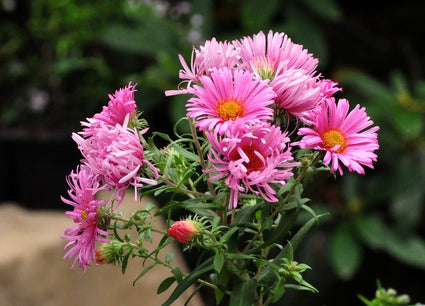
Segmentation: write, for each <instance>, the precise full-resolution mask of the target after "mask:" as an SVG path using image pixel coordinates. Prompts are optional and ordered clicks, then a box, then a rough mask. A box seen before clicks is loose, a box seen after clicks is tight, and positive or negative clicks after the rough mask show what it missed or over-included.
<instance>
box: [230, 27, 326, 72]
mask: <svg viewBox="0 0 425 306" xmlns="http://www.w3.org/2000/svg"><path fill="white" fill-rule="evenodd" d="M233 45H235V47H236V48H237V49H238V51H239V54H240V58H241V62H240V68H242V69H246V70H249V71H253V72H256V74H258V75H259V76H261V77H262V78H263V79H269V80H272V79H273V78H274V77H275V76H276V75H277V74H278V73H279V71H278V70H280V72H284V71H286V70H289V69H300V70H303V71H304V72H305V73H306V74H313V73H314V71H315V69H316V67H317V64H318V60H317V59H315V58H314V57H313V56H312V54H310V53H308V51H307V50H306V49H304V48H303V46H302V45H298V44H295V43H293V42H292V41H291V39H290V38H289V37H288V36H287V35H286V34H284V33H273V31H271V30H270V31H269V33H268V34H267V38H266V36H265V34H264V33H263V32H262V31H260V32H259V33H258V34H254V35H253V37H244V38H243V39H241V40H234V41H233Z"/></svg>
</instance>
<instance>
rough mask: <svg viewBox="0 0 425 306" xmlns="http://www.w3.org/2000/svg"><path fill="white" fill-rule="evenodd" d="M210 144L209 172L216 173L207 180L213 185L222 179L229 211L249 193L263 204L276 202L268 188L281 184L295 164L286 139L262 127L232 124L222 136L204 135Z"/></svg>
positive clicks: (277, 131)
mask: <svg viewBox="0 0 425 306" xmlns="http://www.w3.org/2000/svg"><path fill="white" fill-rule="evenodd" d="M206 136H207V138H208V140H209V141H210V143H211V148H212V150H211V155H210V156H209V159H210V161H211V162H212V165H213V166H212V169H211V170H208V172H211V173H216V174H215V175H213V176H212V177H210V178H209V180H210V181H215V180H218V179H221V178H225V183H226V184H227V186H229V188H230V190H231V191H230V201H229V209H232V208H236V207H237V205H238V199H239V195H243V194H246V193H248V192H253V193H254V194H257V195H261V196H262V197H263V198H264V199H265V200H266V201H269V202H277V201H278V199H277V198H276V197H275V194H276V191H275V190H274V189H273V188H272V187H271V186H270V185H269V184H271V183H277V184H280V185H284V184H285V180H287V179H288V178H290V177H291V176H292V175H293V173H292V172H291V168H292V167H294V166H297V165H298V163H296V162H292V160H293V157H292V154H291V151H290V147H289V146H288V142H289V138H288V137H287V136H286V134H284V133H282V132H281V130H280V128H279V127H277V126H274V125H270V124H266V123H258V125H254V126H249V125H246V124H244V123H243V122H241V121H239V120H238V121H236V122H235V123H234V124H232V125H231V126H230V127H229V130H228V131H227V133H226V136H222V137H220V136H218V137H217V135H216V134H214V133H212V132H206Z"/></svg>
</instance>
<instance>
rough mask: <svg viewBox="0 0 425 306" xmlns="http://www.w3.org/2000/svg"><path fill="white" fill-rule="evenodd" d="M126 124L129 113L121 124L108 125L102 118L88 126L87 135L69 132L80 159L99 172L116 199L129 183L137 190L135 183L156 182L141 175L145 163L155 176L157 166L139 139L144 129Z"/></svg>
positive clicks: (144, 131) (139, 184)
mask: <svg viewBox="0 0 425 306" xmlns="http://www.w3.org/2000/svg"><path fill="white" fill-rule="evenodd" d="M127 124H128V116H127V117H126V120H125V121H124V125H123V126H121V125H119V124H116V125H115V126H110V125H107V124H105V123H103V122H101V123H100V124H96V125H95V127H94V128H92V129H91V130H92V135H91V136H90V137H87V138H84V137H81V136H80V135H78V134H77V133H73V135H72V138H73V139H74V141H75V142H76V143H77V145H78V148H79V149H80V151H81V154H82V155H83V156H84V160H83V162H84V163H85V164H86V165H88V166H89V167H90V168H92V169H93V170H94V171H95V172H96V173H97V174H98V175H99V178H100V179H101V180H102V182H103V183H104V184H105V185H106V186H108V187H110V188H116V189H117V190H118V198H119V202H120V201H121V200H122V197H123V195H124V191H125V189H126V188H127V187H129V185H132V186H134V187H136V191H137V187H142V186H143V183H146V184H151V185H155V184H157V181H156V180H153V179H149V178H146V177H142V176H141V175H140V171H141V169H142V167H143V166H145V165H146V166H148V167H149V168H150V169H151V171H152V173H153V174H154V176H155V177H157V176H158V173H157V170H156V168H155V167H154V166H153V165H152V164H151V163H150V162H149V161H147V160H145V159H144V151H143V146H142V144H141V142H140V136H141V135H143V134H144V133H146V131H147V129H144V130H142V131H140V132H139V131H137V130H136V128H134V129H129V128H127ZM135 197H136V198H137V192H136V195H135Z"/></svg>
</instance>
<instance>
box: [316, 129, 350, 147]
mask: <svg viewBox="0 0 425 306" xmlns="http://www.w3.org/2000/svg"><path fill="white" fill-rule="evenodd" d="M322 141H323V146H324V147H325V148H326V149H327V150H331V149H332V148H334V147H335V146H336V145H339V148H337V149H336V150H334V152H336V153H341V152H343V151H344V149H345V147H346V146H347V144H348V141H347V139H346V138H345V137H344V135H342V134H341V132H339V131H338V130H335V129H330V130H327V131H326V132H324V133H323V134H322Z"/></svg>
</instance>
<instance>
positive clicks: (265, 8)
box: [240, 0, 280, 35]
mask: <svg viewBox="0 0 425 306" xmlns="http://www.w3.org/2000/svg"><path fill="white" fill-rule="evenodd" d="M242 3H243V6H242V12H241V15H240V16H241V19H242V20H241V21H242V23H243V24H244V26H245V27H246V28H247V29H248V30H250V31H254V32H256V31H258V30H260V29H264V28H266V29H267V28H269V27H270V26H269V25H270V23H271V20H272V18H273V16H274V15H276V12H278V8H279V3H280V2H279V1H278V0H268V1H263V0H246V1H243V2H242ZM258 12H261V14H258ZM265 34H266V35H267V33H265Z"/></svg>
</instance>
